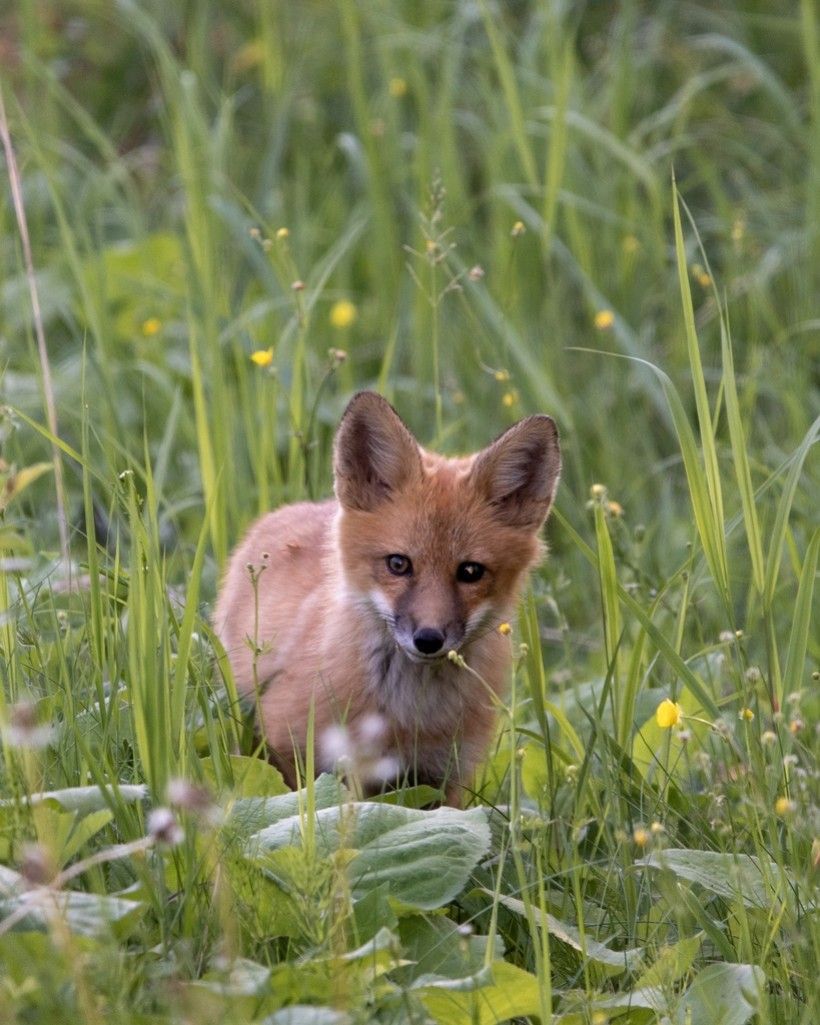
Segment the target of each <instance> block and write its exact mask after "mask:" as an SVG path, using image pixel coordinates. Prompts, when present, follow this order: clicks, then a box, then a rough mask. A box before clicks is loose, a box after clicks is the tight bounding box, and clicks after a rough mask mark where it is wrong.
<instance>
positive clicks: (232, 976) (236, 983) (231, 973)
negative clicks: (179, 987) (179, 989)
mask: <svg viewBox="0 0 820 1025" xmlns="http://www.w3.org/2000/svg"><path fill="white" fill-rule="evenodd" d="M270 972H271V970H270V968H266V967H265V966H264V965H261V964H257V963H256V961H249V960H248V959H247V958H244V957H238V958H237V959H236V960H235V961H234V962H233V963H232V964H231V966H230V969H229V970H228V971H223V972H208V973H206V974H205V975H203V977H202V978H201V979H198V980H197V981H196V982H193V983H191V985H192V986H193V987H194V988H197V987H198V988H201V989H206V990H210V992H212V993H218V994H219V995H220V996H223V997H253V996H263V995H264V994H265V993H266V992H267V991H268V981H269V979H270Z"/></svg>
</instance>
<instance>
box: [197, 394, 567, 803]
mask: <svg viewBox="0 0 820 1025" xmlns="http://www.w3.org/2000/svg"><path fill="white" fill-rule="evenodd" d="M333 469H334V485H335V494H336V497H335V499H330V500H328V501H324V502H315V503H314V502H302V503H299V504H296V505H289V506H284V507H283V508H281V509H278V510H277V511H275V512H271V513H268V514H267V515H266V516H263V517H262V518H261V519H260V520H258V521H257V522H256V523H255V524H253V525H252V526H251V528H250V530H249V531H248V533H247V535H246V537H245V539H244V540H243V541H242V542H241V543H240V545H239V546H238V548H237V549H236V551H235V552H234V554H233V556H232V557H231V560H230V563H229V565H228V569H227V572H226V574H225V578H224V581H223V583H222V588H221V592H220V594H219V598H218V600H217V604H216V613H215V617H214V623H215V628H216V631H217V633H218V635H219V637H220V639H221V641H222V643H223V644H224V646H225V649H226V651H227V654H228V657H229V659H230V663H231V666H232V668H233V673H234V676H235V679H236V683H237V687H238V690H239V692H240V694H241V695H243V696H245V697H250V698H253V697H254V696H255V697H256V700H257V708H258V715H259V719H260V723H259V725H260V727H261V732H262V734H263V735H264V738H265V740H266V742H267V747H268V754H269V756H270V758H271V760H272V761H273V762H274V764H276V765H277V766H278V767H279V768H280V769H281V771H282V773H283V775H284V777H285V779H286V780H287V782H288V783H289V784H290V785H291V786H293V785H295V783H296V778H297V772H296V767H297V763H300V762H301V764H304V763H303V761H301V760H302V759H303V756H304V753H305V746H306V735H307V729H308V720H309V716H310V715H311V708H312V710H313V711H312V714H313V716H314V729H315V736H316V738H317V744H316V751H315V767H316V770H317V771H329V770H332V769H333V768H334V762H335V761H336V757H335V755H336V751H335V750H331V749H335V748H336V747H337V746H338V745H336V744H331V743H330V742H328V743H327V744H326V745H323V744H322V737H323V736H330V735H331V734H332V735H334V736H338V732H339V731H338V729H337V727H338V726H339V725H340V724H342V725H344V727H345V728H346V730H347V731H349V736H350V737H351V738H352V739H353V742H354V743H360V744H362V745H364V746H365V747H367V749H368V751H370V752H371V753H375V754H376V755H378V756H379V757H380V758H381V763H380V764H389V765H392V766H393V772H392V774H393V775H395V776H396V777H402V776H403V777H405V778H409V779H411V780H413V781H414V782H416V783H427V784H430V785H432V786H434V787H437V788H440V789H443V791H444V799H445V801H446V802H447V803H448V804H452V805H456V806H460V805H461V804H462V803H463V800H464V794H465V789H466V786H467V785H468V784H469V781H470V779H471V776H472V774H473V771H474V770H475V768H476V766H477V765H478V763H479V762H480V761H481V759H482V758H483V757H484V755H485V754H486V751H487V748H488V746H489V744H490V741H491V740H492V735H493V729H494V725H495V706H496V704H497V701H498V697H499V696H502V695H503V693H504V691H505V688H506V685H507V677H508V674H509V667H510V643H509V638H508V637H505V636H503V634H502V633H501V632H499V630H498V627H499V626H500V624H501V623H502V622H504V621H505V620H507V619H508V618H509V617H510V616H511V615H512V614H513V612H514V608H515V604H516V601H517V598H518V594H519V591H520V588H521V586H522V583H523V581H524V579H525V576H526V573H527V571H528V570H529V569H530V568H531V567H532V566H533V565H534V563H535V562H536V561H537V560H538V559H539V557H540V555H541V554H542V551H543V546H542V544H541V542H540V540H539V537H538V534H539V530H540V528H541V526H542V524H543V523H544V520H545V519H546V517H547V514H548V513H549V510H550V507H551V505H552V502H553V498H554V496H555V490H556V487H557V484H558V476H559V473H560V469H561V456H560V449H559V444H558V432H557V430H556V427H555V424H554V422H553V421H552V419H551V418H550V417H548V416H529V417H527V418H526V419H524V420H520V421H519V422H518V423H516V424H515V425H514V426H512V427H510V428H509V429H508V430H507V431H505V432H504V433H503V434H502V435H501V436H500V437H499V438H498V439H497V440H496V441H494V442H493V443H492V444H491V445H490V446H489V447H488V448H485V449H483V450H482V451H481V452H478V453H476V454H474V455H471V456H467V457H464V458H458V459H448V458H445V457H443V456H440V455H436V454H434V453H432V452H427V451H425V450H424V449H423V448H422V447H421V446H420V445H419V443H418V442H417V441H416V440H415V438H414V437H413V435H412V434H411V433H410V431H409V429H408V428H407V427H406V426H405V424H404V422H403V421H402V420H401V419H400V418H399V415H398V414H397V413H396V411H395V410H394V409H393V407H392V406H391V405H390V404H389V403H388V402H387V401H386V400H385V399H383V398H382V397H381V396H380V395H377V394H375V393H374V392H369V391H363V392H360V393H359V394H358V395H356V396H354V398H353V399H352V400H351V401H350V403H349V405H348V407H347V409H346V410H345V412H344V415H343V416H342V419H341V422H340V424H339V428H338V431H337V433H336V439H335V445H334V465H333ZM465 666H466V668H465ZM374 723H377V724H380V725H379V727H378V728H374ZM374 746H375V748H376V750H375V752H374Z"/></svg>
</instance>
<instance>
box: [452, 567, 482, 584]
mask: <svg viewBox="0 0 820 1025" xmlns="http://www.w3.org/2000/svg"><path fill="white" fill-rule="evenodd" d="M484 569H485V567H484V566H482V565H481V563H480V562H462V563H461V565H460V566H459V567H458V569H457V570H456V580H458V582H459V583H460V584H476V583H478V581H479V580H480V579H481V578H482V577H483V576H484Z"/></svg>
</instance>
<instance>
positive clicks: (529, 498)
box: [470, 416, 561, 530]
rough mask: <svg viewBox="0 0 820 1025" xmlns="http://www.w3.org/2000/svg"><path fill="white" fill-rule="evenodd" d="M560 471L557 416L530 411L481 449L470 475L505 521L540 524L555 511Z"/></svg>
mask: <svg viewBox="0 0 820 1025" xmlns="http://www.w3.org/2000/svg"><path fill="white" fill-rule="evenodd" d="M560 473H561V448H560V445H559V443H558V429H557V428H556V426H555V421H554V420H553V419H552V418H551V417H549V416H528V417H527V418H526V419H525V420H519V421H518V423H517V424H513V426H512V427H510V428H509V430H507V431H505V432H504V433H503V434H502V435H501V437H500V438H498V439H496V441H494V442H493V443H492V445H490V446H489V447H488V448H485V449H484V450H483V451H482V452H479V453H478V455H477V456H476V457H475V461H474V462H473V466H472V469H471V471H470V477H471V479H472V481H473V484H474V486H475V487H476V488H477V489H478V491H479V492H480V493H482V494H484V495H485V496H486V498H487V500H488V502H489V503H490V505H491V506H493V507H494V508H495V510H496V513H497V516H498V518H499V519H500V520H502V521H503V522H504V523H505V524H507V525H508V526H511V527H523V528H529V529H531V530H537V529H538V528H539V527H540V526H541V524H542V523H543V522H544V520H545V519H546V518H547V514H548V513H549V511H550V507H551V506H552V500H553V498H554V497H555V490H556V488H557V487H558V476H559V474H560Z"/></svg>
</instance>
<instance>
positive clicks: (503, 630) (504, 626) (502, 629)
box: [498, 623, 512, 637]
mask: <svg viewBox="0 0 820 1025" xmlns="http://www.w3.org/2000/svg"><path fill="white" fill-rule="evenodd" d="M498 632H499V633H500V634H501V635H502V636H504V637H509V635H510V634H511V633H512V627H511V626H510V624H509V623H499V624H498Z"/></svg>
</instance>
